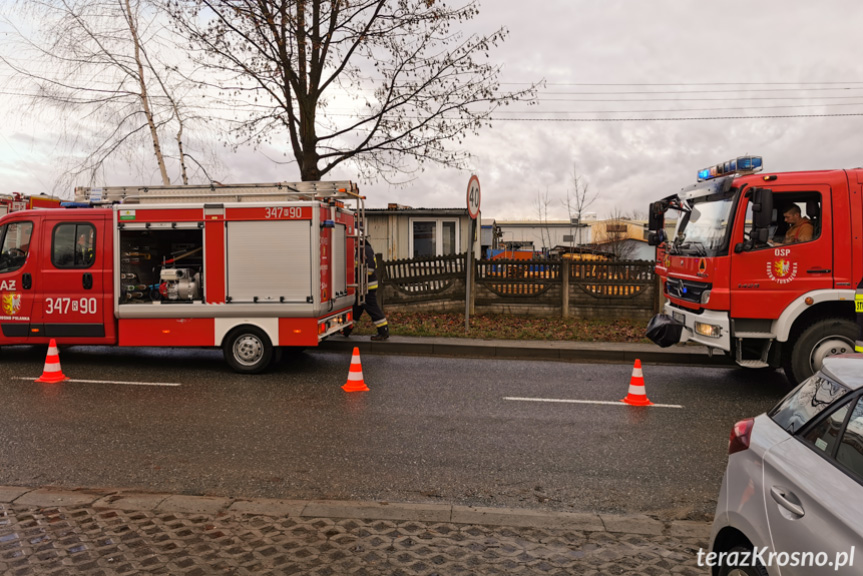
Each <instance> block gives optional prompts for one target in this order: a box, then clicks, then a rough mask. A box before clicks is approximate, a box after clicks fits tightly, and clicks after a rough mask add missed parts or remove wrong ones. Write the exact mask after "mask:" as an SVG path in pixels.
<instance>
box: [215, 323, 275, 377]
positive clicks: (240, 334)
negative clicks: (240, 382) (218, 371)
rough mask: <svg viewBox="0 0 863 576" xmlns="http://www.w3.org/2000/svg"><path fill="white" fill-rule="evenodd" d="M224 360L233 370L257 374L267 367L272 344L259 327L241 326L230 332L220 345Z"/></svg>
mask: <svg viewBox="0 0 863 576" xmlns="http://www.w3.org/2000/svg"><path fill="white" fill-rule="evenodd" d="M222 349H223V351H224V353H225V361H226V362H227V363H228V366H230V367H231V368H233V370H234V371H235V372H239V373H241V374H258V373H260V372H263V371H264V370H266V369H267V367H268V366H269V365H270V361H271V360H272V357H273V345H272V344H270V339H269V338H268V337H267V335H266V334H265V333H264V332H263V330H261V329H260V328H256V327H254V326H242V327H240V328H237V329H235V330H234V331H233V332H231V333H230V334H229V335H228V337H227V338H226V339H225V343H224V345H223V347H222Z"/></svg>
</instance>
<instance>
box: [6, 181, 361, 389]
mask: <svg viewBox="0 0 863 576" xmlns="http://www.w3.org/2000/svg"><path fill="white" fill-rule="evenodd" d="M75 195H76V198H75V199H76V202H75V203H69V204H68V205H64V207H63V208H58V209H53V210H24V211H18V212H11V213H9V214H7V215H5V216H3V217H2V218H0V345H7V344H44V343H47V342H48V341H49V340H50V339H51V338H55V339H56V340H57V342H58V343H59V344H99V345H118V346H220V347H222V349H223V350H224V355H225V359H226V361H227V362H228V364H229V365H230V366H231V367H232V368H233V369H234V370H236V371H238V372H244V373H257V372H261V371H263V370H265V369H266V368H267V367H268V365H269V364H270V363H271V362H272V361H274V360H275V359H276V358H277V357H278V356H279V352H280V350H281V348H280V347H308V346H316V345H317V344H318V342H320V341H321V340H322V339H324V338H326V337H327V336H329V335H331V334H334V333H335V332H337V331H339V330H341V329H342V328H344V327H346V326H349V325H351V324H352V321H353V319H352V314H351V307H352V305H353V304H354V298H355V294H356V293H357V292H359V294H360V297H361V298H362V297H363V295H364V294H365V290H366V286H365V282H364V281H365V278H366V275H365V274H363V273H362V272H361V273H359V274H356V272H355V263H356V262H360V263H361V260H360V255H359V249H360V247H361V246H362V243H361V242H358V239H359V230H360V229H361V228H362V226H361V224H362V220H363V218H364V207H363V197H362V196H360V195H359V193H358V190H357V187H356V186H355V185H354V184H352V183H351V182H302V183H277V184H241V185H229V186H179V187H166V186H154V187H149V188H143V187H142V188H134V187H130V188H119V187H111V188H78V189H76V191H75ZM361 265H362V264H361ZM361 270H362V269H361ZM355 274H356V276H355Z"/></svg>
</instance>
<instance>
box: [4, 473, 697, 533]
mask: <svg viewBox="0 0 863 576" xmlns="http://www.w3.org/2000/svg"><path fill="white" fill-rule="evenodd" d="M0 504H4V505H10V506H21V507H27V508H58V507H82V506H90V507H93V508H99V509H102V508H104V509H114V510H123V511H126V512H135V511H146V512H156V513H177V514H206V515H221V514H224V513H229V512H233V513H236V514H241V515H253V516H269V517H275V518H284V517H287V518H357V519H363V520H388V521H393V522H399V521H415V522H440V523H451V524H472V525H482V526H510V527H520V528H544V529H548V528H555V529H565V530H577V531H582V532H614V533H625V534H637V535H644V536H660V535H666V536H681V535H686V536H687V537H698V538H704V539H707V538H709V536H710V524H709V523H706V522H691V521H673V522H662V521H660V520H657V519H655V518H651V517H649V516H645V515H641V514H636V515H615V514H591V513H575V512H545V511H542V510H532V509H515V508H484V507H474V506H457V505H449V504H410V503H391V502H351V501H337V500H312V501H299V500H277V499H265V498H260V499H254V498H252V499H249V498H219V497H213V496H184V495H179V494H157V493H146V492H134V491H126V490H109V489H79V490H64V489H60V488H52V487H43V488H26V487H22V486H0Z"/></svg>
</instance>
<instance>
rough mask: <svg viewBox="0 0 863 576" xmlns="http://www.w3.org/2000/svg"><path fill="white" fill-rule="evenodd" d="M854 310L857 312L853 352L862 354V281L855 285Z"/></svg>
mask: <svg viewBox="0 0 863 576" xmlns="http://www.w3.org/2000/svg"><path fill="white" fill-rule="evenodd" d="M854 309H855V310H856V311H857V341H856V342H854V351H855V352H863V280H860V283H859V284H858V285H857V292H855V293H854Z"/></svg>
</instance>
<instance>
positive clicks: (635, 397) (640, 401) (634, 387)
mask: <svg viewBox="0 0 863 576" xmlns="http://www.w3.org/2000/svg"><path fill="white" fill-rule="evenodd" d="M621 402H623V403H624V404H629V405H630V406H653V402H651V401H650V400H648V399H647V394H646V393H645V391H644V375H643V374H642V373H641V360H639V359H637V358H636V360H635V366H633V367H632V378H630V379H629V394H627V395H626V398H624V399H623V400H621Z"/></svg>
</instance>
